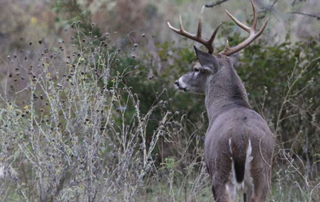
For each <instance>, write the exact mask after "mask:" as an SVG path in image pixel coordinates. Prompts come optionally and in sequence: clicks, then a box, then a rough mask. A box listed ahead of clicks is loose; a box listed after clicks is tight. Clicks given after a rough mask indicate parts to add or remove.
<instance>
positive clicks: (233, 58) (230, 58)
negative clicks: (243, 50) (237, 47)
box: [228, 52, 239, 67]
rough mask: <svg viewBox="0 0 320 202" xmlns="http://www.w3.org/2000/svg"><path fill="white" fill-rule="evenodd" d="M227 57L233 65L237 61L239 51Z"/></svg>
mask: <svg viewBox="0 0 320 202" xmlns="http://www.w3.org/2000/svg"><path fill="white" fill-rule="evenodd" d="M228 59H229V61H230V62H231V64H232V66H233V67H235V66H236V65H237V64H238V61H239V52H236V53H234V54H232V55H230V56H228Z"/></svg>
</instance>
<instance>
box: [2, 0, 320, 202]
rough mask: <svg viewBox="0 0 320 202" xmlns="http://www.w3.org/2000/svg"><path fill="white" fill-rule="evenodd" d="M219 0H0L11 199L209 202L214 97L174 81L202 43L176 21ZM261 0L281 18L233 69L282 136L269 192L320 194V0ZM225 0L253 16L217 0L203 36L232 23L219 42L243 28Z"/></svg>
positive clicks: (6, 193)
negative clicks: (206, 160) (207, 141)
mask: <svg viewBox="0 0 320 202" xmlns="http://www.w3.org/2000/svg"><path fill="white" fill-rule="evenodd" d="M216 2H219V1H210V0H196V1H193V0H170V1H169V0H78V1H77V0H51V1H42V0H1V1H0V19H1V21H0V59H1V61H0V72H1V74H0V82H1V85H0V95H1V101H0V108H1V114H0V133H1V134H0V135H1V148H0V158H1V165H2V167H1V169H0V175H1V178H0V184H1V187H0V191H1V195H3V198H2V199H0V200H3V201H21V200H24V201H84V200H87V201H108V200H109V201H212V194H211V191H210V185H209V184H210V180H209V179H208V176H207V174H206V172H205V169H204V166H203V163H202V160H203V140H204V134H205V130H206V126H207V117H206V113H205V108H204V96H202V95H200V96H199V95H196V96H195V95H190V94H183V93H179V92H177V91H176V89H174V86H173V83H174V81H175V80H176V79H177V78H179V76H181V75H182V74H183V73H185V72H187V71H188V70H189V69H190V68H191V64H192V62H194V60H195V59H196V58H195V54H194V52H193V48H192V46H193V45H194V43H193V42H191V41H188V40H186V39H183V38H181V37H180V36H178V35H176V34H174V33H173V32H172V31H171V30H169V29H168V28H167V25H166V22H167V21H170V22H171V24H173V25H174V26H177V25H178V20H179V15H181V16H182V19H183V22H184V27H185V29H186V30H190V32H195V30H196V26H197V22H198V17H199V13H200V10H201V8H202V6H203V5H209V4H212V3H216ZM254 2H255V4H256V6H257V11H258V17H259V18H258V19H259V22H258V23H259V25H258V26H260V25H261V24H262V22H264V21H265V20H266V19H267V17H270V22H269V24H268V26H267V29H266V31H265V32H264V33H263V35H262V36H261V37H260V39H259V40H258V41H256V42H254V43H253V44H252V45H250V46H249V47H248V48H246V49H245V50H244V51H242V52H241V54H240V63H239V64H238V66H237V67H236V69H237V72H238V74H239V75H240V77H241V78H242V80H243V82H244V83H245V86H246V88H247V92H248V93H249V100H250V103H251V105H252V107H253V108H254V109H255V110H257V111H258V112H259V113H260V114H261V115H262V116H264V118H265V119H266V120H267V121H268V123H269V125H270V127H271V128H272V130H273V131H274V134H275V135H274V136H275V138H276V140H277V149H276V151H277V152H276V154H275V160H274V168H273V179H272V190H271V193H270V196H269V199H268V200H269V201H319V200H320V194H319V193H320V184H319V183H320V170H319V169H320V147H319V143H320V123H319V119H320V107H319V106H320V97H319V96H318V94H317V93H318V92H319V91H320V85H319V82H320V76H319V74H320V68H319V62H320V55H319V52H320V23H319V22H320V11H319V7H320V1H317V0H254ZM224 9H227V10H228V11H230V12H231V13H233V14H234V15H235V16H236V17H237V18H238V19H239V20H240V21H242V22H247V23H248V24H250V22H251V19H252V8H251V6H250V2H249V1H236V0H229V1H225V2H224V3H222V4H220V5H217V6H214V7H212V8H206V9H205V11H204V21H203V29H204V30H203V31H204V34H205V36H209V34H210V33H211V32H212V30H213V29H214V28H215V27H216V26H217V25H218V24H220V23H222V25H223V26H222V28H221V29H220V31H219V34H218V40H216V42H215V47H216V48H217V49H218V50H220V49H222V48H223V47H224V44H225V41H226V40H227V39H228V40H229V42H230V44H231V45H234V44H237V43H239V42H240V41H242V40H244V39H245V37H246V33H244V32H243V31H241V30H240V29H239V28H238V27H237V26H235V25H234V24H233V23H231V20H230V19H229V18H228V17H227V15H226V14H225V11H224ZM196 45H197V46H198V44H196ZM99 64H102V65H99ZM77 84H78V85H77ZM74 86H81V89H80V90H79V89H76V88H75V87H74ZM59 89H60V90H59ZM43 97H45V98H43ZM63 100H65V101H63ZM85 100H86V101H87V103H85V102H84V101H85ZM82 101H83V102H82ZM60 104H61V106H60ZM86 105H88V106H87V107H85V106H86ZM100 105H101V106H100ZM65 106H66V108H64V107H65ZM99 107H101V113H103V115H99V116H101V120H100V118H97V117H98V115H95V114H94V115H92V114H93V111H94V110H95V109H96V108H97V109H100V108H99ZM66 111H69V115H68V116H67V115H65V112H66ZM56 113H57V114H58V115H57V114H56ZM88 114H91V117H90V118H89V117H88ZM94 117H95V118H94ZM168 117H170V118H168ZM51 118H52V120H51ZM42 121H43V122H44V123H45V124H46V126H41V124H40V123H41V122H42ZM109 121H110V122H109ZM88 124H89V125H88ZM116 126H117V127H116ZM142 126H143V127H142ZM43 127H44V128H43ZM88 127H89V128H91V129H88ZM65 131H68V132H65ZM134 131H135V132H134ZM139 131H140V132H139ZM141 131H143V132H141ZM60 133H61V134H60ZM65 133H68V134H69V133H70V134H69V135H67V134H65ZM140 133H141V134H140ZM35 134H36V136H35V137H34V136H33V135H35ZM54 134H60V135H61V136H55V135H54ZM74 134H76V135H74ZM88 134H92V138H88V137H89V136H88ZM119 134H120V136H119ZM132 134H140V135H139V137H137V138H136V137H135V136H134V135H132ZM142 134H143V135H142ZM51 136H52V137H51ZM69 136H70V137H69ZM31 137H32V138H31ZM36 137H38V139H37V138H36ZM57 137H59V138H60V141H61V142H59V138H58V139H55V138H57ZM90 137H91V136H90ZM51 138H52V139H51ZM36 139H37V140H36ZM49 139H50V140H49ZM53 140H55V141H56V142H55V143H54V141H53ZM98 140H99V141H98ZM129 140H130V141H129ZM46 141H48V142H46ZM58 142H59V143H58ZM129 143H130V144H129ZM34 145H40V146H39V148H37V147H34ZM60 147H61V148H64V149H60ZM53 148H55V149H57V150H56V151H55V150H54V151H52V150H51V149H53ZM89 148H90V149H89ZM94 148H98V150H97V151H95V150H94ZM69 150H72V151H69ZM87 150H88V152H87V153H86V151H87ZM59 151H65V152H66V153H64V152H61V153H59ZM89 151H90V152H89ZM128 152H129V154H128ZM40 154H41V155H40ZM52 154H56V155H57V156H56V157H55V158H54V157H53V156H52ZM111 154H112V155H111ZM110 155H111V156H110ZM70 159H71V160H70ZM74 159H76V160H74ZM89 160H90V162H91V163H85V164H84V163H83V162H89ZM53 168H55V169H56V170H54V169H53ZM80 170H81V171H80ZM137 170H139V173H138V174H137V173H136V172H137ZM72 171H74V172H73V174H72ZM89 171H90V172H89ZM92 173H94V174H92ZM66 175H67V176H70V177H66ZM79 178H81V179H85V180H83V181H81V180H79Z"/></svg>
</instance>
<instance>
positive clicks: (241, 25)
mask: <svg viewBox="0 0 320 202" xmlns="http://www.w3.org/2000/svg"><path fill="white" fill-rule="evenodd" d="M225 11H226V13H227V14H228V16H229V17H230V18H231V19H232V20H233V22H235V23H236V24H237V25H238V26H239V27H241V28H242V29H243V30H245V31H246V32H248V33H250V27H248V26H247V25H245V24H243V23H242V22H240V21H239V20H238V19H237V18H235V17H234V16H233V15H232V14H231V13H229V11H227V10H225Z"/></svg>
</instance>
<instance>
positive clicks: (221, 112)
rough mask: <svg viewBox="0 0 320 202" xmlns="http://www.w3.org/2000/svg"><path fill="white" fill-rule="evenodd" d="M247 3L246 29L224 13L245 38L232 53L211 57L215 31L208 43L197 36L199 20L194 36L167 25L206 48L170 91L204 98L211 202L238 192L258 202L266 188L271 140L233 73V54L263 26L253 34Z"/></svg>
mask: <svg viewBox="0 0 320 202" xmlns="http://www.w3.org/2000/svg"><path fill="white" fill-rule="evenodd" d="M251 3H252V7H253V11H254V19H253V23H252V27H248V26H246V25H244V24H242V23H241V22H239V21H238V20H237V19H235V18H234V17H233V16H232V15H231V14H230V13H229V12H227V14H228V15H229V16H230V17H231V19H232V20H233V21H234V22H235V23H236V24H237V25H239V26H240V27H241V28H242V29H244V30H245V31H247V32H248V33H249V34H250V36H249V37H248V38H247V39H246V40H245V41H243V42H242V43H240V44H239V45H237V46H235V47H231V48H230V47H229V46H228V44H227V46H226V47H225V49H224V50H223V51H221V52H220V53H218V54H213V46H212V43H213V40H214V38H215V36H216V33H217V31H218V29H219V27H220V26H219V27H217V28H216V30H215V31H214V32H213V34H212V36H211V38H210V39H209V40H205V39H203V38H202V36H201V27H202V21H201V18H200V20H199V25H198V31H197V34H196V35H193V34H190V33H188V32H186V31H185V30H184V28H183V26H182V23H181V19H180V29H176V28H174V27H172V26H171V25H170V23H168V25H169V27H170V29H172V30H173V31H175V32H176V33H178V34H180V35H183V36H185V37H187V38H190V39H192V40H195V41H197V42H199V43H202V44H203V45H205V46H206V47H207V48H208V53H207V52H203V51H200V50H198V49H197V48H196V47H195V52H196V54H197V57H198V62H197V63H196V64H195V65H194V66H193V69H192V70H191V71H190V72H188V73H187V74H185V75H183V76H181V77H180V78H179V80H177V81H176V82H175V85H176V87H177V88H178V89H180V90H183V91H185V92H193V93H204V94H205V96H206V97H205V105H206V109H207V114H208V119H209V126H208V129H207V132H206V137H205V163H206V166H207V169H208V172H209V174H210V177H211V180H212V192H213V195H214V197H215V199H216V201H217V202H231V201H234V200H235V196H236V194H237V192H239V191H241V192H243V193H245V195H244V200H245V201H251V202H263V201H265V200H266V197H267V194H268V190H269V186H270V178H271V164H272V156H273V149H274V144H275V143H274V140H273V135H272V132H271V130H270V128H269V127H268V124H267V123H266V121H265V120H264V119H263V118H262V117H261V116H260V115H259V114H258V113H257V112H255V111H254V110H253V109H252V108H251V107H250V104H249V101H248V96H247V92H246V89H245V87H244V85H243V83H242V81H241V79H240V77H239V76H238V74H237V72H236V71H235V69H234V66H235V64H236V63H237V57H238V54H237V53H238V52H239V51H240V50H241V49H243V48H244V47H246V46H248V45H249V44H250V43H251V42H252V41H254V40H255V39H256V38H257V37H259V35H261V33H262V32H263V30H264V29H265V27H266V25H267V22H268V21H266V22H265V23H264V25H263V26H262V28H261V29H260V30H259V31H256V30H255V29H256V23H257V16H256V12H255V6H254V4H253V2H252V1H251ZM212 54H213V55H212Z"/></svg>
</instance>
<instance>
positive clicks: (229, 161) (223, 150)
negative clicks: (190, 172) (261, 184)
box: [205, 107, 272, 192]
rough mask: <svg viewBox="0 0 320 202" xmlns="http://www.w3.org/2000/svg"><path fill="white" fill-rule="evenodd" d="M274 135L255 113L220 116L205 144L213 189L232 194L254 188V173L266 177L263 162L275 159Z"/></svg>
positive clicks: (236, 111)
mask: <svg viewBox="0 0 320 202" xmlns="http://www.w3.org/2000/svg"><path fill="white" fill-rule="evenodd" d="M271 134H272V133H271V131H270V129H269V127H268V126H267V124H266V122H265V121H264V120H263V118H262V117H261V116H260V115H259V114H258V113H256V112H255V111H253V110H252V109H249V108H245V107H236V108H233V109H228V110H227V111H226V112H225V113H221V114H219V116H218V117H216V118H215V119H214V121H213V122H212V123H211V126H209V128H208V131H207V134H206V140H205V161H206V165H207V169H208V172H209V174H210V176H211V179H212V181H213V187H219V186H224V187H226V188H227V190H228V192H229V191H231V192H234V191H243V192H246V190H247V189H248V188H253V178H254V177H255V176H253V175H252V169H254V170H255V171H256V170H257V171H258V172H257V174H258V173H260V172H261V174H262V173H263V172H264V171H265V169H266V166H267V164H266V162H265V161H263V159H266V161H269V159H271V158H270V157H271V153H272V144H271V143H272V139H271V138H272V135H271ZM270 139H271V141H270ZM268 142H270V144H268ZM261 152H262V153H264V154H265V155H263V156H261ZM252 161H254V164H252V163H253V162H252ZM268 163H270V162H268ZM252 165H254V167H252ZM214 192H215V191H214Z"/></svg>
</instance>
